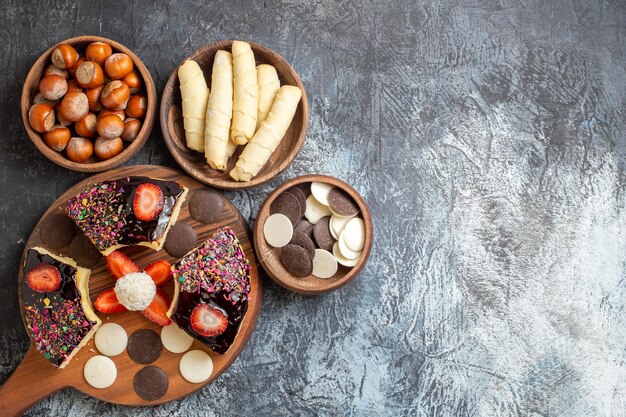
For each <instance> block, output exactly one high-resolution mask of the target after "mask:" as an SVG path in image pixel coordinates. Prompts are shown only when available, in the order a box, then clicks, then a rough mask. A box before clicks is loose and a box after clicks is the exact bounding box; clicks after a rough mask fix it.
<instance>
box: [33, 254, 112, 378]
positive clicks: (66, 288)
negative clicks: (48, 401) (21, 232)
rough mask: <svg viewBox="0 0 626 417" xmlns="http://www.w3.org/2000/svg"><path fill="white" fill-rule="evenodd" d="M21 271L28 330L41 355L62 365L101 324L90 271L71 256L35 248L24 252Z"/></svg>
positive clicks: (59, 365) (55, 363) (59, 366)
mask: <svg viewBox="0 0 626 417" xmlns="http://www.w3.org/2000/svg"><path fill="white" fill-rule="evenodd" d="M23 272H24V275H23V277H24V278H23V282H22V300H23V305H24V321H25V322H26V327H27V328H28V333H29V335H30V337H31V338H32V340H33V342H34V344H35V347H36V348H37V350H39V352H41V354H42V355H43V357H44V358H46V359H47V360H48V361H50V363H52V365H54V366H56V367H57V368H64V367H65V366H66V365H67V364H68V363H69V362H70V360H71V359H72V358H73V357H74V356H75V355H76V353H77V352H78V351H79V350H80V349H81V348H82V347H83V346H85V344H87V342H88V341H89V339H91V337H92V336H93V335H94V333H95V332H96V330H97V329H98V327H100V324H101V321H100V319H99V318H98V316H96V314H95V313H94V311H93V308H92V305H91V301H90V300H89V286H88V283H89V275H90V271H89V269H86V268H81V267H80V266H78V265H77V264H76V262H74V260H73V259H70V258H64V257H61V256H57V255H54V254H52V253H50V252H49V251H47V250H46V249H43V248H40V247H34V248H31V249H29V250H28V252H27V254H26V261H25V263H24V265H23Z"/></svg>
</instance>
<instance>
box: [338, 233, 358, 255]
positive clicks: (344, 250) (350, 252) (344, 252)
mask: <svg viewBox="0 0 626 417" xmlns="http://www.w3.org/2000/svg"><path fill="white" fill-rule="evenodd" d="M345 235H346V230H345V229H344V231H343V232H341V233H340V234H339V239H338V240H337V245H338V246H339V252H341V254H342V255H343V256H344V257H345V258H347V259H358V258H359V257H360V256H361V252H355V251H353V250H351V249H350V248H348V246H347V245H346V242H345V240H344V238H345Z"/></svg>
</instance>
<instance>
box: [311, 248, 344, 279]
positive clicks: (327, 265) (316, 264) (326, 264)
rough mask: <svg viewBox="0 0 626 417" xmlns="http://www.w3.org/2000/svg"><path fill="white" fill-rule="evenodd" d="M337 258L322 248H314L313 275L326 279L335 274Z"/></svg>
mask: <svg viewBox="0 0 626 417" xmlns="http://www.w3.org/2000/svg"><path fill="white" fill-rule="evenodd" d="M337 268H338V266H337V260H336V259H335V257H334V256H333V254H332V253H330V252H328V251H327V250H324V249H315V257H314V258H313V275H314V276H316V277H318V278H322V279H327V278H330V277H332V276H333V275H335V273H336V272H337Z"/></svg>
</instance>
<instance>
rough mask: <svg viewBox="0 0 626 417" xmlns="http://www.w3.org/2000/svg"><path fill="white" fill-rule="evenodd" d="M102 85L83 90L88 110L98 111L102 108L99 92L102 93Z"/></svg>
mask: <svg viewBox="0 0 626 417" xmlns="http://www.w3.org/2000/svg"><path fill="white" fill-rule="evenodd" d="M103 88H104V86H103V85H101V86H99V87H96V88H92V89H90V90H85V95H86V96H87V101H88V102H89V110H90V111H100V110H101V109H102V103H100V94H101V93H102V89H103Z"/></svg>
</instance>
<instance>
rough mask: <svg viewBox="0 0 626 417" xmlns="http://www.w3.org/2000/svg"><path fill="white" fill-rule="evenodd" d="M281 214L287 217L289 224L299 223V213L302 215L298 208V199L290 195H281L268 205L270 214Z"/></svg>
mask: <svg viewBox="0 0 626 417" xmlns="http://www.w3.org/2000/svg"><path fill="white" fill-rule="evenodd" d="M276 213H281V214H284V215H285V216H287V218H288V219H289V220H290V221H291V224H292V225H294V224H297V223H298V221H300V213H303V211H302V209H301V208H300V203H298V199H297V198H296V197H295V196H294V195H293V194H291V193H281V194H279V195H278V197H276V198H275V199H274V201H272V204H270V214H276Z"/></svg>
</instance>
